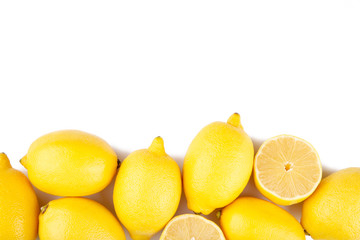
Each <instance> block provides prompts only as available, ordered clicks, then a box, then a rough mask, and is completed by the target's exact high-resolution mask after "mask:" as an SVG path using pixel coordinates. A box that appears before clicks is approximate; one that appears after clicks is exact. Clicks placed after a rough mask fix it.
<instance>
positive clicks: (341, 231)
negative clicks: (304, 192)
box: [301, 168, 360, 240]
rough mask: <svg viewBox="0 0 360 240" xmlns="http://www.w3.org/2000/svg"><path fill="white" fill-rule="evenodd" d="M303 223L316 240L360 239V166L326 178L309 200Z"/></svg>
mask: <svg viewBox="0 0 360 240" xmlns="http://www.w3.org/2000/svg"><path fill="white" fill-rule="evenodd" d="M301 223H302V225H303V226H304V228H305V230H306V231H307V232H308V233H309V234H310V235H311V237H312V238H313V239H321V240H354V239H360V168H347V169H343V170H340V171H338V172H336V173H333V174H331V175H329V176H328V177H326V178H324V179H323V180H322V181H321V183H320V185H319V186H318V188H317V189H316V191H315V192H314V194H313V195H311V196H310V197H309V198H308V199H306V200H305V202H304V205H303V211H302V219H301Z"/></svg>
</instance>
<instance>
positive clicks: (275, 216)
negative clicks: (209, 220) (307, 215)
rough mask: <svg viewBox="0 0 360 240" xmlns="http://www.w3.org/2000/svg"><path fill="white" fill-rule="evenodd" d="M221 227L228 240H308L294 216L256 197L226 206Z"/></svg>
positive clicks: (239, 199) (243, 198)
mask: <svg viewBox="0 0 360 240" xmlns="http://www.w3.org/2000/svg"><path fill="white" fill-rule="evenodd" d="M220 225H221V229H222V230H223V232H224V234H225V237H226V239H228V240H240V239H241V240H259V239H268V240H272V239H276V240H289V239H291V240H305V233H304V230H303V228H302V227H301V225H300V223H299V222H298V221H297V220H296V219H295V218H294V217H293V216H292V215H291V214H290V213H288V212H287V211H285V210H284V209H282V208H280V207H278V206H276V205H275V204H273V203H270V202H268V201H265V200H261V199H257V198H253V197H241V198H238V199H237V200H235V201H234V202H233V203H231V204H230V205H229V206H227V207H225V208H224V209H223V210H222V212H221V216H220Z"/></svg>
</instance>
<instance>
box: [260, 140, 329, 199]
mask: <svg viewBox="0 0 360 240" xmlns="http://www.w3.org/2000/svg"><path fill="white" fill-rule="evenodd" d="M321 176H322V168H321V162H320V158H319V155H318V153H317V152H316V150H315V148H314V147H313V146H312V145H311V144H310V143H308V142H307V141H305V140H303V139H301V138H298V137H295V136H291V135H280V136H276V137H273V138H270V139H268V140H266V141H265V142H264V143H263V144H262V145H261V147H260V149H259V151H258V152H257V154H256V155H255V162H254V180H255V185H256V187H257V189H258V190H259V191H260V192H261V193H262V194H263V195H264V196H265V197H267V198H268V199H270V200H271V201H273V202H274V203H276V204H280V205H292V204H295V203H299V202H301V201H303V200H305V199H306V198H307V197H309V196H310V195H311V194H312V193H313V192H314V191H315V189H316V187H317V186H318V185H319V183H320V181H321Z"/></svg>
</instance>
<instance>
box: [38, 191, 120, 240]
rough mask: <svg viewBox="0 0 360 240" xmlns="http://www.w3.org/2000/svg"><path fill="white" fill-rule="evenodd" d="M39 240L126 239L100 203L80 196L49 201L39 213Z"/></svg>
mask: <svg viewBox="0 0 360 240" xmlns="http://www.w3.org/2000/svg"><path fill="white" fill-rule="evenodd" d="M39 237H40V239H41V240H75V239H76V240H88V239H101V240H125V234H124V231H123V229H122V227H121V225H120V223H119V221H118V220H117V219H116V218H115V216H114V215H112V213H111V212H110V211H109V210H107V209H106V208H105V207H104V206H103V205H101V204H100V203H97V202H95V201H93V200H90V199H87V198H81V197H78V198H76V197H70V198H61V199H57V200H53V201H50V202H49V203H48V204H47V205H46V206H44V207H42V208H41V213H40V216H39Z"/></svg>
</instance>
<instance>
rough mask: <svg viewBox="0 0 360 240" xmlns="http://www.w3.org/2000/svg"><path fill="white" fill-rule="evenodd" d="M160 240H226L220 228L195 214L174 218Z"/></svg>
mask: <svg viewBox="0 0 360 240" xmlns="http://www.w3.org/2000/svg"><path fill="white" fill-rule="evenodd" d="M160 240H225V237H224V234H223V232H222V231H221V229H220V227H219V226H218V225H216V224H215V223H214V222H212V221H210V220H208V219H206V218H204V217H202V216H199V215H195V214H183V215H179V216H176V217H174V218H173V219H172V220H171V221H170V222H169V223H168V224H167V225H166V227H165V229H164V231H163V232H162V234H161V237H160Z"/></svg>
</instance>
